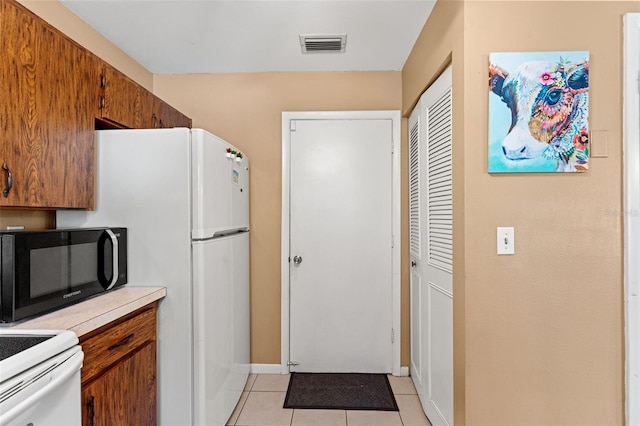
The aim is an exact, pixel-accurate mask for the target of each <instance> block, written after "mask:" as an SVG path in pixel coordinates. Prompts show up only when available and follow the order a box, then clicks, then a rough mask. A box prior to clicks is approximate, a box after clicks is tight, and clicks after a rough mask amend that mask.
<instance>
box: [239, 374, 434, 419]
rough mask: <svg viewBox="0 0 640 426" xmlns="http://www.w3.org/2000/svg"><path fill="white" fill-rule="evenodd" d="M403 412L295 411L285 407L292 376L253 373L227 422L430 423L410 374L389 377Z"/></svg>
mask: <svg viewBox="0 0 640 426" xmlns="http://www.w3.org/2000/svg"><path fill="white" fill-rule="evenodd" d="M389 383H390V384H391V388H392V389H393V394H394V396H395V398H396V402H397V403H398V408H399V409H400V411H361V410H354V411H350V410H293V409H290V408H282V405H283V404H284V397H285V395H286V393H287V386H288V385H289V375H288V374H287V375H280V374H260V375H250V376H249V380H248V381H247V386H246V387H245V391H244V392H243V393H242V397H241V398H240V401H239V402H238V405H237V406H236V409H235V411H234V412H233V414H232V415H231V418H230V419H229V422H228V423H227V425H235V426H430V425H431V423H429V420H428V419H427V417H426V416H425V415H424V412H423V411H422V406H421V405H420V400H419V399H418V395H417V393H416V389H415V388H414V386H413V382H412V381H411V378H409V377H394V376H389Z"/></svg>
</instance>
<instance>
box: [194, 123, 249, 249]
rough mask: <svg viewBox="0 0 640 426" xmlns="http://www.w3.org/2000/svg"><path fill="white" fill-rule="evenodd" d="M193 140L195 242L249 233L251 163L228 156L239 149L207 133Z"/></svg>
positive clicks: (196, 131) (196, 133)
mask: <svg viewBox="0 0 640 426" xmlns="http://www.w3.org/2000/svg"><path fill="white" fill-rule="evenodd" d="M191 137H192V139H191V142H192V153H191V164H192V174H193V175H192V198H193V211H192V215H193V218H192V223H193V229H192V236H193V238H194V239H204V238H211V237H212V236H214V235H220V234H221V233H222V234H224V233H228V232H233V231H234V230H239V229H243V230H248V229H249V159H248V158H247V157H246V156H244V155H243V157H242V158H231V157H230V156H227V150H233V151H238V149H237V148H235V147H234V146H232V145H230V144H228V143H227V142H225V141H224V140H222V139H220V138H218V137H217V136H214V135H212V134H211V133H208V132H206V131H205V130H202V129H193V130H192V136H191Z"/></svg>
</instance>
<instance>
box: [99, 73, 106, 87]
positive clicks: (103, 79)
mask: <svg viewBox="0 0 640 426" xmlns="http://www.w3.org/2000/svg"><path fill="white" fill-rule="evenodd" d="M106 85H107V79H106V78H105V77H104V75H101V76H100V87H105V86H106Z"/></svg>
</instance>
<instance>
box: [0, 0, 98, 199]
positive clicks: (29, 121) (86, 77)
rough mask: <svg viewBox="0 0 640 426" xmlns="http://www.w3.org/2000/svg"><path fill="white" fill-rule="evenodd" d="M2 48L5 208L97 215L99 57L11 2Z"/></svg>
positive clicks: (0, 7)
mask: <svg viewBox="0 0 640 426" xmlns="http://www.w3.org/2000/svg"><path fill="white" fill-rule="evenodd" d="M0 48H1V49H2V50H0V52H2V60H1V61H0V70H1V74H0V96H1V99H2V101H1V102H0V127H1V129H0V130H1V132H0V167H2V169H0V176H1V178H0V207H7V206H11V207H41V208H62V207H68V208H86V209H92V208H93V205H94V171H95V170H94V167H95V133H94V128H95V123H94V117H95V113H94V111H96V110H97V108H98V103H99V98H100V91H99V84H97V83H96V82H98V81H99V78H100V72H99V69H100V68H99V62H100V61H99V59H98V58H97V57H95V56H93V55H92V54H91V53H90V52H88V51H86V50H85V49H83V48H82V47H80V46H79V45H77V44H76V43H74V42H73V41H71V40H69V39H68V38H66V37H65V36H64V35H62V34H61V33H60V32H58V31H57V30H56V29H54V28H53V27H51V26H49V25H48V24H47V23H45V22H44V21H42V20H41V19H40V18H38V17H37V16H35V15H34V14H33V13H31V12H30V11H28V10H27V9H25V8H24V7H23V6H21V5H20V4H18V3H17V2H15V1H12V0H0ZM9 176H11V179H9ZM10 180H11V188H10V189H9V181H10Z"/></svg>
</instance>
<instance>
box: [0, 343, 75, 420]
mask: <svg viewBox="0 0 640 426" xmlns="http://www.w3.org/2000/svg"><path fill="white" fill-rule="evenodd" d="M16 357H20V355H19V354H18V355H16ZM83 358H84V354H83V352H82V350H81V348H80V346H74V347H72V348H70V349H67V350H66V351H64V352H62V353H60V354H57V355H54V356H52V357H51V358H49V359H47V360H46V361H44V362H42V363H41V364H38V365H37V366H35V367H31V368H29V369H28V370H25V371H24V372H23V373H21V374H19V375H17V376H15V377H13V378H11V379H9V380H7V381H5V382H2V383H0V424H1V425H7V426H13V425H15V426H22V425H65V426H74V425H77V426H80V425H81V405H80V404H81V400H80V368H81V367H82V360H83Z"/></svg>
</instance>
